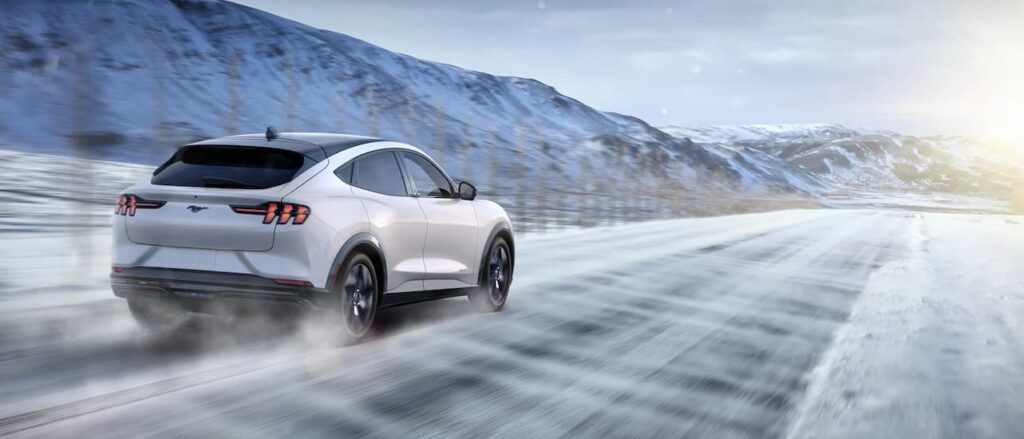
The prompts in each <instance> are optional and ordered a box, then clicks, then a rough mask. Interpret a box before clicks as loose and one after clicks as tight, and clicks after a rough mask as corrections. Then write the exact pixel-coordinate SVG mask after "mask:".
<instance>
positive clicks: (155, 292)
mask: <svg viewBox="0 0 1024 439" xmlns="http://www.w3.org/2000/svg"><path fill="white" fill-rule="evenodd" d="M110 286H111V289H113V290H114V295H115V296H118V297H122V298H125V299H146V298H149V299H152V298H162V299H169V300H175V301H179V302H181V303H182V304H184V305H186V306H187V307H188V308H189V309H191V310H193V311H200V312H202V311H206V310H210V309H216V308H218V307H231V306H235V305H260V306H271V307H275V306H280V307H294V308H300V309H305V310H310V309H316V308H323V307H329V306H331V305H332V301H333V299H332V297H333V296H334V295H333V294H330V292H329V291H328V290H326V289H323V288H314V287H293V286H285V285H279V284H277V283H276V282H274V281H273V280H272V279H268V278H265V277H260V276H255V275H251V274H240V273H221V272H215V271H198V270H178V269H171V268H151V267H132V268H126V269H125V270H124V271H123V272H120V273H111V274H110Z"/></svg>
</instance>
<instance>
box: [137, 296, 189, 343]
mask: <svg viewBox="0 0 1024 439" xmlns="http://www.w3.org/2000/svg"><path fill="white" fill-rule="evenodd" d="M128 310H129V311H131V313H132V317H134V318H135V321H136V322H138V323H139V325H140V326H142V327H143V328H145V329H146V330H147V331H149V332H151V333H154V334H163V333H168V332H173V331H175V330H176V329H178V328H180V327H182V326H183V325H184V324H185V322H186V321H188V316H189V312H188V310H187V309H185V308H183V307H182V306H181V305H179V304H177V303H174V302H173V301H170V300H162V299H132V300H129V301H128Z"/></svg>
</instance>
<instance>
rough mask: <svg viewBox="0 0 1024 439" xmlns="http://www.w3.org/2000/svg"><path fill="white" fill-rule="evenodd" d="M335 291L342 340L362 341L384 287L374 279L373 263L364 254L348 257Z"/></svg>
mask: <svg viewBox="0 0 1024 439" xmlns="http://www.w3.org/2000/svg"><path fill="white" fill-rule="evenodd" d="M340 273H341V276H340V277H339V278H338V279H339V282H338V284H337V287H336V289H337V292H338V294H339V295H340V301H339V302H340V303H341V310H340V311H341V319H342V324H343V325H342V326H344V330H345V331H344V334H343V335H345V341H346V342H350V343H356V342H359V341H361V340H362V339H363V338H365V337H366V335H367V334H368V333H369V332H370V329H372V327H373V322H374V319H376V317H377V306H378V304H379V302H380V292H381V289H382V287H383V285H381V284H380V282H379V280H378V279H377V271H376V270H374V266H373V260H371V259H370V258H369V257H368V256H366V255H365V254H363V253H356V254H354V255H352V256H351V257H349V258H348V260H347V261H346V262H345V264H344V265H343V266H342V268H341V271H340Z"/></svg>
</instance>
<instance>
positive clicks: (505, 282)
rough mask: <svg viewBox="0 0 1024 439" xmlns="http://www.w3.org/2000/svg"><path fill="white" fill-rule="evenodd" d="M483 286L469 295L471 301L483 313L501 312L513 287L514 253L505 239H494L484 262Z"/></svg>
mask: <svg viewBox="0 0 1024 439" xmlns="http://www.w3.org/2000/svg"><path fill="white" fill-rule="evenodd" d="M480 269H481V270H484V272H483V274H482V275H481V280H482V282H481V285H480V287H479V288H477V289H476V290H475V291H473V293H471V294H470V295H469V301H470V302H472V303H473V306H475V307H476V309H477V310H480V311H483V312H495V311H501V308H502V307H503V306H505V300H506V299H507V298H508V289H509V287H510V286H511V285H512V252H511V251H510V250H509V247H508V243H507V242H505V239H504V238H501V237H498V238H494V242H492V243H491V248H490V249H488V252H487V258H486V259H485V260H484V264H483V266H481V267H480Z"/></svg>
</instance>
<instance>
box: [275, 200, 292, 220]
mask: <svg viewBox="0 0 1024 439" xmlns="http://www.w3.org/2000/svg"><path fill="white" fill-rule="evenodd" d="M292 209H294V206H292V203H284V205H282V206H281V218H278V220H277V223H278V224H288V220H290V219H292Z"/></svg>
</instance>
